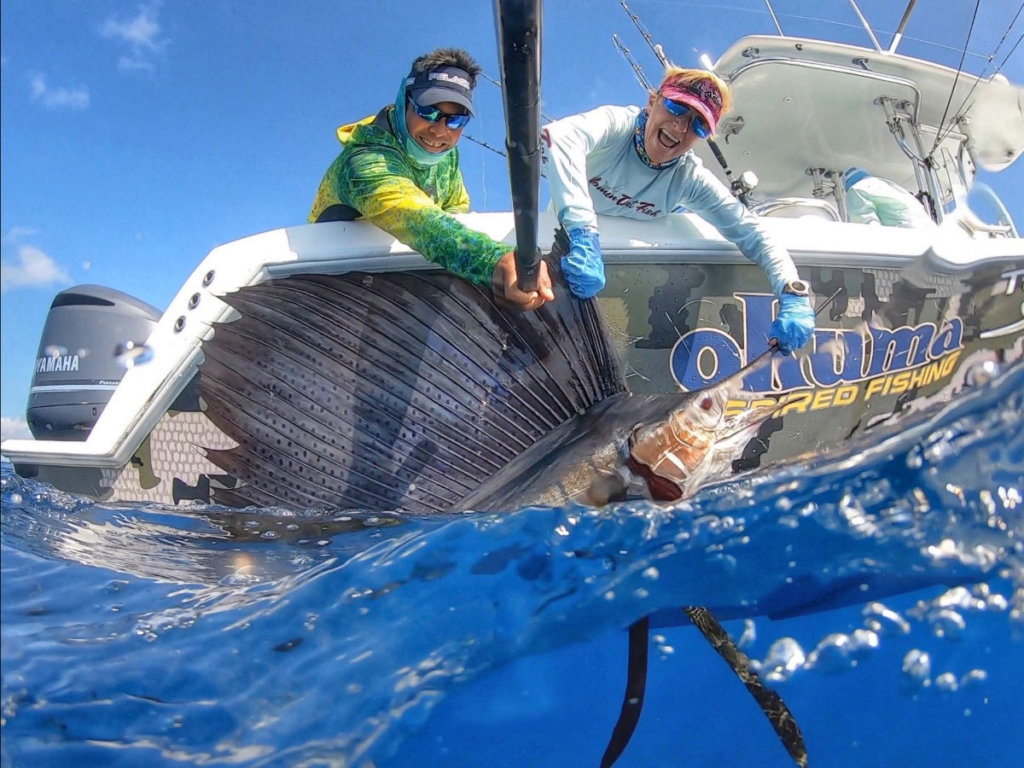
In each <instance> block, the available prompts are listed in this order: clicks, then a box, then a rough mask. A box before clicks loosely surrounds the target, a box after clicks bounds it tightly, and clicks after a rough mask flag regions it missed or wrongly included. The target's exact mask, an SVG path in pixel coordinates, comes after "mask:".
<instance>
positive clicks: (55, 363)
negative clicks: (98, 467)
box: [26, 285, 160, 440]
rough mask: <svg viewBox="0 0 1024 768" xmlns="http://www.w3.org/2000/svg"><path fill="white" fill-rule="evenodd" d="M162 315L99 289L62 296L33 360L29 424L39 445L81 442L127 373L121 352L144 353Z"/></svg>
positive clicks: (80, 287)
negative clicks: (39, 441) (54, 442)
mask: <svg viewBox="0 0 1024 768" xmlns="http://www.w3.org/2000/svg"><path fill="white" fill-rule="evenodd" d="M159 319H160V312H159V311H158V310H157V309H156V308H155V307H152V306H150V305H149V304H146V303H145V302H143V301H139V300H138V299H136V298H134V297H132V296H129V295H128V294H125V293H121V292H120V291H115V290H113V289H112V288H104V287H103V286H99V285H78V286H75V287H74V288H68V289H67V290H66V291H61V292H60V293H58V294H57V296H56V298H55V299H54V300H53V304H51V305H50V313H49V314H48V315H47V316H46V325H45V326H44V327H43V337H42V339H41V340H40V342H39V352H38V354H37V355H36V362H35V372H34V373H33V374H32V389H31V390H30V392H29V396H28V412H27V414H26V418H27V420H28V426H29V429H30V430H31V431H32V435H33V436H34V437H35V438H36V439H39V440H84V439H85V438H86V437H87V436H88V434H89V431H90V430H91V429H92V428H93V426H94V425H95V424H96V419H98V418H99V415H100V413H102V412H103V408H104V406H106V404H107V401H108V400H110V396H111V395H112V394H113V392H114V389H115V388H116V387H117V384H118V382H119V381H120V380H121V377H122V376H124V372H125V370H126V364H125V356H124V354H123V353H124V350H125V349H131V348H133V347H134V348H142V347H143V344H144V343H145V341H146V339H148V338H149V334H150V332H151V331H152V330H153V328H154V326H156V324H157V321H158V320H159Z"/></svg>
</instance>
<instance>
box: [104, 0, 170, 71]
mask: <svg viewBox="0 0 1024 768" xmlns="http://www.w3.org/2000/svg"><path fill="white" fill-rule="evenodd" d="M159 10H160V3H159V2H153V3H150V4H148V5H140V6H139V13H138V15H137V16H135V17H134V18H131V19H127V20H125V21H121V20H118V19H115V18H113V17H111V18H109V19H107V20H106V21H104V22H103V24H102V25H101V26H100V35H102V36H103V37H104V38H106V39H108V40H116V41H118V42H121V43H125V44H126V45H127V46H128V49H129V51H128V53H126V54H123V55H122V56H121V58H120V59H118V62H117V66H118V67H119V68H121V69H126V70H132V69H152V67H153V64H152V63H151V62H150V56H151V55H153V54H155V53H157V52H159V51H160V49H161V48H163V46H164V45H165V44H166V42H165V41H164V40H161V39H159V35H160V24H159V23H158V22H157V18H156V16H157V12H158V11H159Z"/></svg>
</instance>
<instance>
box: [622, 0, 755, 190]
mask: <svg viewBox="0 0 1024 768" xmlns="http://www.w3.org/2000/svg"><path fill="white" fill-rule="evenodd" d="M619 5H621V6H622V9H623V10H624V11H625V12H626V15H627V16H629V19H630V21H632V22H633V26H635V27H636V28H637V31H638V32H639V33H640V35H641V36H642V37H643V39H644V40H646V41H647V45H649V46H650V48H651V50H652V51H654V55H655V57H656V58H657V59H658V63H659V64H661V66H662V69H667V68H668V67H670V66H672V62H671V61H670V60H669V58H668V56H666V55H665V49H664V47H662V45H661V44H660V43H656V42H654V37H653V36H652V35H651V33H650V32H648V31H647V28H646V27H645V26H644V25H643V22H642V21H640V17H639V16H637V15H636V14H635V13H633V11H631V10H630V8H629V5H627V4H626V0H619ZM612 40H613V42H614V43H615V46H616V47H617V48H618V49H619V53H621V54H622V55H623V56H624V57H625V59H626V61H628V62H629V65H630V66H631V67H633V72H635V73H636V76H637V79H638V80H639V81H640V84H641V85H643V86H644V87H645V88H646V89H647V91H648V92H653V91H654V88H653V87H651V84H650V81H648V80H647V77H646V76H645V75H644V73H643V70H642V69H640V65H639V64H637V63H636V61H635V60H634V59H633V57H632V56H631V55H630V54H629V49H628V48H626V47H625V46H623V45H622V44H621V43H619V41H618V38H616V37H615V36H614V35H613V36H612ZM707 143H708V148H709V149H710V150H711V153H712V154H713V155H714V156H715V159H716V160H717V161H718V164H719V165H720V166H722V171H723V172H724V173H725V178H726V180H727V181H728V182H729V189H730V190H732V193H733V194H734V195H736V197H737V199H738V200H739V201H740V202H741V203H743V205H744V206H745V207H747V208H749V207H750V206H751V202H752V201H751V200H750V192H751V190H752V189H753V185H752V184H750V183H748V182H747V181H745V180H744V179H743V177H742V176H741V177H740V178H738V179H737V178H736V177H735V176H734V175H733V172H732V169H731V168H730V167H729V163H728V162H727V161H726V159H725V155H724V154H722V150H721V149H719V147H718V142H716V141H715V140H714V139H712V138H711V137H710V136H709V137H708V138H707Z"/></svg>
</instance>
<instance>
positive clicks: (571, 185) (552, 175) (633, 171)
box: [541, 106, 799, 296]
mask: <svg viewBox="0 0 1024 768" xmlns="http://www.w3.org/2000/svg"><path fill="white" fill-rule="evenodd" d="M639 112H640V108H639V107H617V106H603V107H598V108H597V109H594V110H591V111H589V112H582V113H580V114H578V115H572V116H570V117H566V118H563V119H562V120H556V121H554V122H552V123H548V124H547V125H546V126H544V130H543V131H542V133H541V162H542V164H543V167H544V173H545V176H546V177H547V180H548V186H549V189H550V192H551V203H552V208H553V209H554V212H555V214H556V215H557V216H558V221H559V222H560V223H561V225H562V226H563V227H564V228H565V229H566V230H567V231H568V230H571V229H575V228H577V227H591V228H594V229H597V215H598V214H601V215H603V216H625V217H628V218H631V219H640V220H650V219H655V218H658V217H661V216H666V215H668V214H669V213H672V212H673V211H674V210H676V209H677V208H679V207H680V206H685V208H686V209H687V210H690V211H693V212H694V213H696V214H698V215H699V216H700V217H701V218H703V219H705V220H706V221H708V222H709V223H710V224H712V225H713V226H714V227H715V228H716V229H717V230H718V231H719V232H721V233H722V236H723V237H725V238H727V239H728V240H730V241H731V242H733V243H735V245H736V246H737V247H738V248H739V249H740V251H741V252H742V253H743V255H744V256H746V257H747V258H748V259H750V260H751V261H753V262H754V263H755V264H757V265H759V266H760V267H761V269H763V270H764V272H765V274H766V275H767V276H768V279H769V281H770V283H771V286H772V291H773V292H774V293H775V295H776V296H779V295H781V294H782V289H783V287H784V286H785V285H786V283H788V282H791V281H793V280H796V279H798V278H799V275H798V273H797V269H796V266H795V265H794V264H793V259H792V257H791V256H790V255H789V251H787V250H786V249H785V248H784V247H783V246H782V244H781V243H778V242H776V241H775V240H773V239H772V238H771V236H770V235H769V234H768V233H767V232H766V231H765V228H764V226H763V225H762V223H761V221H760V219H759V218H758V217H757V216H755V215H754V214H753V213H751V212H750V211H748V210H747V209H746V208H745V207H744V206H743V204H742V203H741V202H740V201H739V200H737V199H736V198H735V197H734V196H733V195H732V193H730V192H729V190H728V189H727V188H726V186H725V185H724V184H722V182H720V181H719V180H718V178H717V177H716V176H715V175H714V174H713V173H712V172H711V171H709V170H708V169H707V168H705V167H704V164H703V163H702V162H701V161H700V158H698V157H697V156H696V155H695V154H694V153H693V151H692V150H691V151H689V152H687V153H686V154H685V155H683V156H682V157H681V158H680V159H679V162H678V163H676V164H675V165H673V166H671V167H669V168H665V169H663V170H655V169H654V168H651V167H650V166H648V165H647V164H646V163H644V162H643V161H642V160H641V159H640V158H639V156H638V155H637V152H636V148H635V147H634V146H633V131H634V129H635V127H636V118H637V115H638V114H639Z"/></svg>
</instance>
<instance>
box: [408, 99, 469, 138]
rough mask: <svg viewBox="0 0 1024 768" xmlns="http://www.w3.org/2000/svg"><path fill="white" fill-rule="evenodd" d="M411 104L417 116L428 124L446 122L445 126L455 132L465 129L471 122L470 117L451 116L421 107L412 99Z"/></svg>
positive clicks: (435, 108)
mask: <svg viewBox="0 0 1024 768" xmlns="http://www.w3.org/2000/svg"><path fill="white" fill-rule="evenodd" d="M409 103H410V104H412V108H413V111H414V112H416V114H417V115H419V116H420V118H422V119H423V120H426V121H427V122H428V123H436V122H438V121H439V120H444V124H445V125H446V126H448V127H449V128H451V129H452V130H453V131H457V130H459V129H460V128H465V127H466V123H468V122H469V117H470V116H469V115H465V114H463V115H449V114H448V113H447V112H442V111H441V110H440V109H438V108H437V107H421V106H420V105H419V104H417V103H416V102H415V101H413V100H412V99H409Z"/></svg>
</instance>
